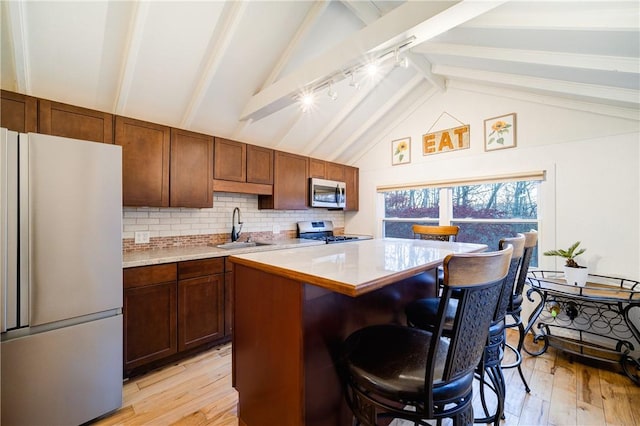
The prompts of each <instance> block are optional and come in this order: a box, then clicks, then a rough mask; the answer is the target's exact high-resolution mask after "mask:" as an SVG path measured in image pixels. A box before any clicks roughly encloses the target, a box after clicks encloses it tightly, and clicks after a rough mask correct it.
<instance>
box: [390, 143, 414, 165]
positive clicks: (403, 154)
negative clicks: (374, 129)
mask: <svg viewBox="0 0 640 426" xmlns="http://www.w3.org/2000/svg"><path fill="white" fill-rule="evenodd" d="M409 163H411V138H410V137H407V138H402V139H396V140H395V141H392V142H391V164H392V165H393V166H397V165H400V164H409Z"/></svg>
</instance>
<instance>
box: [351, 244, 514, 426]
mask: <svg viewBox="0 0 640 426" xmlns="http://www.w3.org/2000/svg"><path fill="white" fill-rule="evenodd" d="M512 253H513V248H512V247H508V248H506V249H505V250H501V251H497V252H489V253H471V254H452V255H449V256H447V257H446V258H445V260H444V281H443V292H442V296H441V298H440V304H439V306H438V313H439V315H438V318H439V319H440V320H439V321H438V322H437V323H436V325H435V326H434V329H433V332H430V331H426V330H421V329H418V328H411V327H405V326H401V325H396V324H384V325H374V326H369V327H365V328H363V329H360V330H358V331H356V332H354V333H352V334H351V335H350V336H349V337H348V338H347V339H346V340H345V342H344V343H343V346H342V352H341V358H340V364H339V365H340V372H341V377H342V379H343V381H344V386H345V397H346V400H347V403H348V405H349V407H350V408H351V411H352V412H353V415H354V420H355V424H358V425H360V424H362V425H376V424H377V422H378V420H379V419H382V418H399V419H405V420H409V421H412V422H414V423H415V424H416V425H427V424H428V423H426V420H428V419H438V420H439V419H442V418H452V419H453V424H454V425H470V424H472V423H473V405H472V397H473V378H474V371H475V369H476V367H477V366H478V363H479V362H480V359H481V358H482V355H483V352H484V348H485V345H486V341H487V336H488V334H489V324H490V323H491V320H492V318H493V313H494V311H495V308H496V306H497V304H498V299H499V297H500V292H501V289H502V283H503V281H504V278H505V277H506V276H507V272H508V269H509V263H510V261H511V255H512ZM453 291H456V293H457V297H458V298H457V299H456V300H457V302H458V309H457V310H456V312H455V318H454V321H453V328H452V329H451V330H450V333H449V337H444V336H443V335H442V331H443V329H444V324H445V311H446V310H447V308H448V306H449V300H450V297H451V294H452V292H453Z"/></svg>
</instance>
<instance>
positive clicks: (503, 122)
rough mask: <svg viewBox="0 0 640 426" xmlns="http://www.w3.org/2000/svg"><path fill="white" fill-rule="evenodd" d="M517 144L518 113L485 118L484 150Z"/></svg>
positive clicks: (511, 146) (510, 146)
mask: <svg viewBox="0 0 640 426" xmlns="http://www.w3.org/2000/svg"><path fill="white" fill-rule="evenodd" d="M515 146H516V113H515V112H514V113H511V114H507V115H501V116H499V117H493V118H488V119H486V120H484V150H485V151H494V150H497V149H505V148H513V147H515Z"/></svg>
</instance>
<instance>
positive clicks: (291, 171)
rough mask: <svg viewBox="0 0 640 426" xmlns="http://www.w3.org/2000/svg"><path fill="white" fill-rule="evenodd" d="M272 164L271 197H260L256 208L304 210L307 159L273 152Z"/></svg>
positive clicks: (307, 185) (307, 170) (305, 207)
mask: <svg viewBox="0 0 640 426" xmlns="http://www.w3.org/2000/svg"><path fill="white" fill-rule="evenodd" d="M273 164H274V170H273V195H260V196H259V197H258V208H260V209H277V210H306V209H307V198H308V197H307V194H308V189H309V184H308V179H307V176H308V175H309V157H304V156H302V155H296V154H291V153H288V152H282V151H275V154H274V161H273Z"/></svg>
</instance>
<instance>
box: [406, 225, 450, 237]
mask: <svg viewBox="0 0 640 426" xmlns="http://www.w3.org/2000/svg"><path fill="white" fill-rule="evenodd" d="M411 230H412V231H413V237H414V238H419V239H423V240H438V241H456V239H457V238H458V232H460V227H459V226H455V225H446V226H440V225H413V226H412V227H411Z"/></svg>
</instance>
